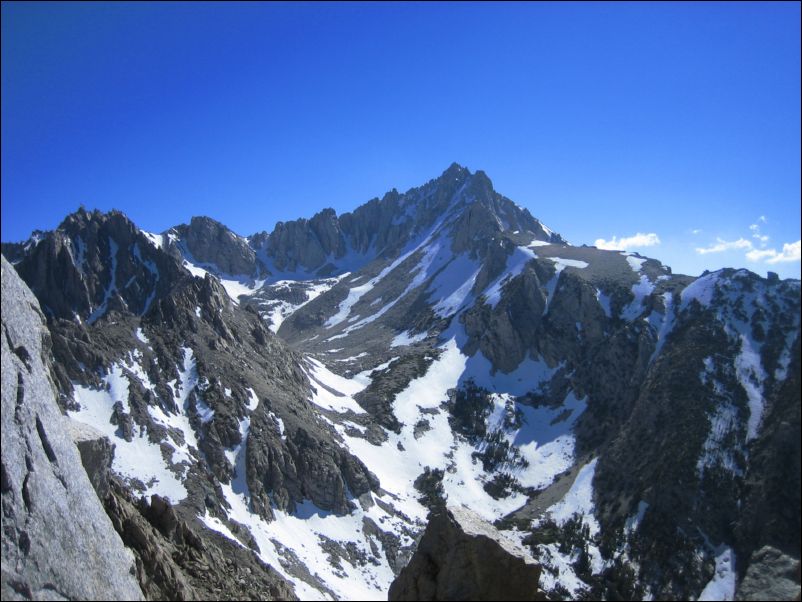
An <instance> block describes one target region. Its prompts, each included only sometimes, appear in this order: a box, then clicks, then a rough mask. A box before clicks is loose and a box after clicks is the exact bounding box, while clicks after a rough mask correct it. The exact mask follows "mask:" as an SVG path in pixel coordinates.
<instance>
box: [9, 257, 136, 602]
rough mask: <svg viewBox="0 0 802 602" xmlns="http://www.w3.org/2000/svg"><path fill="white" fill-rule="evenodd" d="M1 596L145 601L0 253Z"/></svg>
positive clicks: (35, 307)
mask: <svg viewBox="0 0 802 602" xmlns="http://www.w3.org/2000/svg"><path fill="white" fill-rule="evenodd" d="M2 312H3V313H2V316H3V319H2V328H3V336H2V343H0V344H2V362H3V363H2V374H3V376H2V404H3V405H2V409H3V413H2V437H3V455H2V514H3V532H2V561H3V562H2V580H1V581H0V583H1V584H2V597H3V600H26V599H59V598H60V599H70V600H104V599H109V600H141V599H142V591H141V589H140V588H139V585H138V584H137V580H136V578H135V576H134V575H135V571H134V559H133V556H132V555H131V553H130V552H128V551H126V549H125V547H124V546H123V542H122V541H121V540H120V537H119V536H118V535H117V533H116V532H115V531H114V528H113V527H112V524H111V521H110V520H109V517H108V516H107V515H106V512H105V511H104V510H103V506H101V504H100V500H99V499H98V497H97V496H96V495H95V490H94V489H93V488H92V484H91V483H90V480H89V478H88V477H87V475H86V472H85V470H84V468H83V466H82V465H81V458H80V456H79V453H78V450H77V449H76V447H75V445H74V444H73V442H72V439H71V438H70V435H69V434H68V433H67V430H66V428H65V423H64V420H63V417H62V415H61V412H60V411H59V408H58V405H57V403H56V397H55V390H54V388H53V383H52V381H51V379H50V376H49V370H48V368H47V362H46V359H44V358H46V357H47V356H48V354H49V340H50V337H49V334H48V331H47V328H46V327H45V325H44V318H43V316H42V313H41V311H40V309H39V302H38V301H37V300H36V297H34V296H33V293H31V291H30V290H29V289H28V287H27V286H26V285H25V284H24V283H23V282H22V280H21V279H20V278H19V276H17V273H16V271H15V270H14V268H13V267H12V266H11V265H10V264H9V263H8V262H7V261H6V259H5V257H3V258H2Z"/></svg>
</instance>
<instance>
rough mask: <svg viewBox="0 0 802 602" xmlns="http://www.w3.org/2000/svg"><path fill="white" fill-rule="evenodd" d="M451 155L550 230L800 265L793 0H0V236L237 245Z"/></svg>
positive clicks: (650, 249)
mask: <svg viewBox="0 0 802 602" xmlns="http://www.w3.org/2000/svg"><path fill="white" fill-rule="evenodd" d="M453 161H457V162H459V163H460V164H462V165H465V166H467V167H468V168H470V169H471V170H476V169H483V170H484V171H486V172H487V173H488V175H489V176H490V177H491V179H492V180H493V182H494V185H495V187H496V189H497V190H498V191H499V192H501V193H503V194H505V195H506V196H508V197H510V198H511V199H513V200H514V201H516V202H517V203H518V204H520V205H523V206H525V207H527V208H528V209H529V210H530V211H531V212H532V214H533V215H535V216H536V217H538V218H540V219H541V220H542V221H543V222H544V223H546V224H547V225H548V226H549V227H551V228H552V229H554V230H556V231H558V232H560V233H561V234H563V235H564V236H565V237H566V238H567V239H568V240H570V241H571V242H573V243H574V244H582V243H587V244H594V243H595V242H596V241H600V242H599V244H600V245H610V246H617V247H620V246H622V245H623V246H626V247H627V248H629V249H632V250H637V251H639V252H641V253H643V254H645V255H649V256H652V257H656V258H658V259H661V260H662V261H664V262H665V263H666V264H668V265H670V266H672V267H673V268H674V271H675V272H683V273H689V274H698V273H700V272H701V271H702V270H704V269H706V268H708V269H717V268H719V267H724V266H733V267H747V268H749V269H752V270H753V271H756V272H758V273H762V274H765V272H766V270H772V271H777V272H779V273H780V274H781V275H782V276H783V277H799V275H800V261H799V244H800V243H799V240H800V5H799V4H798V3H779V4H772V3H768V2H761V3H755V4H750V3H732V4H727V3H710V4H705V3H688V4H685V3H666V4H648V3H632V4H604V3H589V4H581V3H579V4H572V3H562V2H560V3H555V4H524V3H510V4H504V3H500V2H493V3H489V4H478V3H472V4H459V3H446V4H430V3H426V4H418V3H405V4H395V3H384V2H382V3H377V4H336V3H325V4H276V3H270V4H256V3H244V4H236V3H230V2H227V3H224V4H211V3H203V4H191V3H176V4H156V3H132V4H124V3H120V4H117V3H115V4H102V3H86V4H70V3H64V2H58V3H54V4H48V3H14V2H3V3H2V240H4V241H15V240H21V239H24V238H27V236H28V235H29V234H30V232H31V231H32V230H33V229H37V228H38V229H52V228H54V227H55V226H56V225H57V224H58V223H59V222H60V221H61V219H63V217H64V216H65V215H66V214H67V213H68V212H71V211H74V210H75V209H76V208H77V207H78V205H79V204H81V203H83V204H84V205H85V206H87V207H89V208H95V207H96V208H99V209H102V210H108V209H111V208H117V209H120V210H122V211H124V212H125V213H127V214H128V215H129V216H130V217H131V218H132V219H133V220H134V221H135V222H136V223H137V224H138V225H139V226H140V227H142V228H144V229H146V230H151V231H161V230H164V229H166V228H168V227H169V226H172V225H175V224H178V223H182V222H186V221H188V220H189V218H190V217H191V216H192V215H200V214H206V215H210V216H212V217H214V218H216V219H218V220H220V221H221V222H223V223H225V224H227V225H228V226H229V227H231V228H232V229H233V230H234V231H236V232H238V233H240V234H245V235H247V234H251V233H254V232H256V231H260V230H264V229H268V230H270V229H272V227H273V225H274V224H275V222H276V221H279V220H288V219H295V218H297V217H308V216H311V215H312V214H314V213H315V212H316V211H318V210H319V209H322V208H323V207H328V206H330V207H334V208H335V209H336V210H337V211H338V212H344V211H348V210H350V209H353V208H355V207H356V206H358V205H360V204H362V203H363V202H365V201H367V200H369V199H370V198H372V197H375V196H381V195H382V194H383V193H384V192H385V191H387V190H389V189H390V188H393V187H395V188H398V189H399V190H406V189H407V188H409V187H412V186H416V185H419V184H422V183H423V182H425V181H426V180H428V179H430V178H432V177H435V176H437V175H439V174H440V173H441V172H442V171H443V170H444V169H446V168H447V167H448V165H449V164H450V163H451V162H453ZM638 235H640V236H638ZM658 241H659V242H658Z"/></svg>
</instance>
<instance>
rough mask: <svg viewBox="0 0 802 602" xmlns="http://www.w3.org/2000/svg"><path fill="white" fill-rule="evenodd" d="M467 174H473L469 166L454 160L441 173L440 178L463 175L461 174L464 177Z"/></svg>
mask: <svg viewBox="0 0 802 602" xmlns="http://www.w3.org/2000/svg"><path fill="white" fill-rule="evenodd" d="M466 175H467V176H469V175H471V171H470V170H469V169H468V168H467V167H463V166H462V165H460V164H459V163H456V162H454V163H452V164H451V165H449V166H448V169H446V170H445V171H444V172H443V173H442V174H441V175H440V178H441V179H443V178H455V177H457V178H458V177H461V176H462V177H464V176H466Z"/></svg>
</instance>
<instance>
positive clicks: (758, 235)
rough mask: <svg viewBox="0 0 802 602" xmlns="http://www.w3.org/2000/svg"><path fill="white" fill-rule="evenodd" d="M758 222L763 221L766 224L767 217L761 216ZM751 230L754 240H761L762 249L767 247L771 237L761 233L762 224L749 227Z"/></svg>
mask: <svg viewBox="0 0 802 602" xmlns="http://www.w3.org/2000/svg"><path fill="white" fill-rule="evenodd" d="M757 221H762V222H763V223H765V222H766V217H765V216H763V215H761V216H760V218H758V220H757ZM749 229H750V230H751V231H752V238H756V239H757V240H759V241H760V246H761V247H765V246H766V245H767V244H768V242H769V235H768V234H763V233H762V232H761V231H760V224H752V225H751V226H749Z"/></svg>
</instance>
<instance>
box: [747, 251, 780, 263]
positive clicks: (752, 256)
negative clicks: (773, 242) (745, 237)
mask: <svg viewBox="0 0 802 602" xmlns="http://www.w3.org/2000/svg"><path fill="white" fill-rule="evenodd" d="M775 255H777V251H775V250H774V249H752V250H751V251H749V252H748V253H747V254H746V258H747V259H748V260H749V261H760V260H762V259H766V258H767V257H774V256H775Z"/></svg>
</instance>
